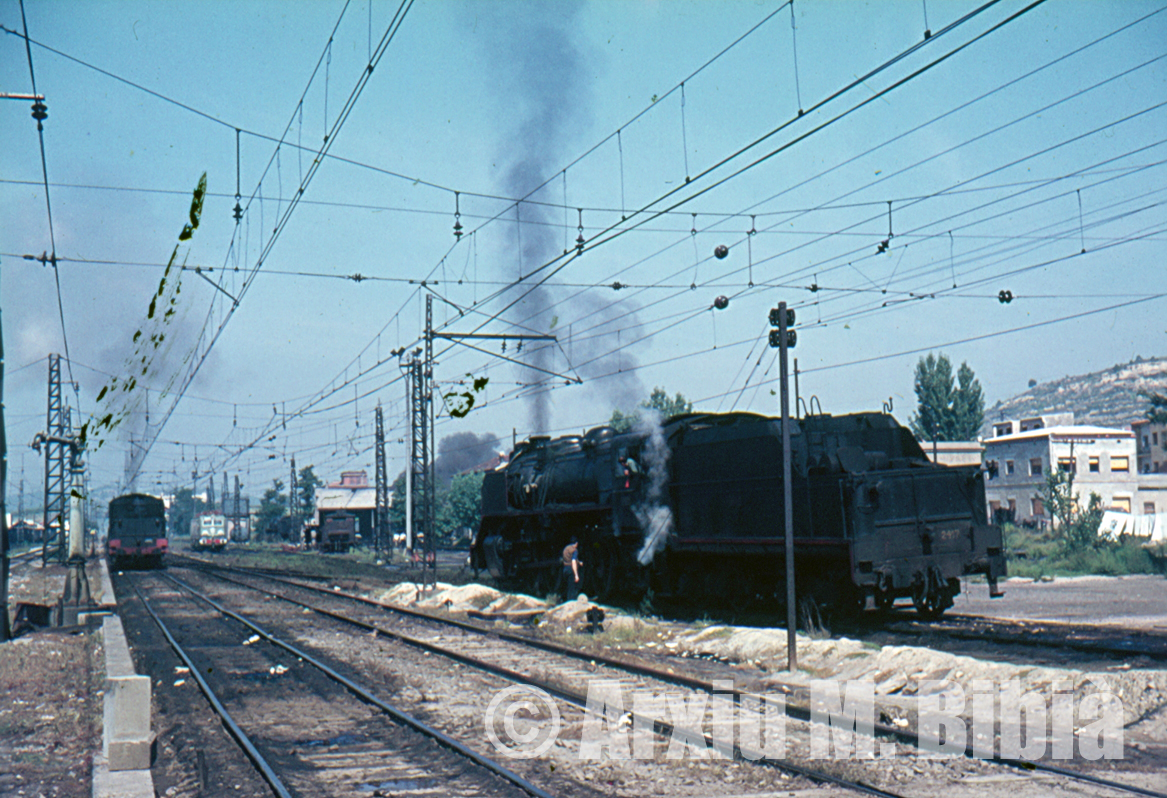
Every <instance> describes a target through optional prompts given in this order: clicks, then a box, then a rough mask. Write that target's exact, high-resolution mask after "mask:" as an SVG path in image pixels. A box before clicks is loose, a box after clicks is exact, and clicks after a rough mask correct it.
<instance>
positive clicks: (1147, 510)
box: [1143, 502, 1155, 515]
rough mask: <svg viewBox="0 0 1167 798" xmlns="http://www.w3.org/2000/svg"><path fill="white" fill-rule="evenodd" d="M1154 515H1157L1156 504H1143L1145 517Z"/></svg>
mask: <svg viewBox="0 0 1167 798" xmlns="http://www.w3.org/2000/svg"><path fill="white" fill-rule="evenodd" d="M1154 514H1155V503H1154V502H1143V515H1154Z"/></svg>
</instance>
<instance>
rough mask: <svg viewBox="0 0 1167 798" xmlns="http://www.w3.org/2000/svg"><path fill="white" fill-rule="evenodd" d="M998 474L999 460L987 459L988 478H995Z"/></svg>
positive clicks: (986, 476) (986, 474)
mask: <svg viewBox="0 0 1167 798" xmlns="http://www.w3.org/2000/svg"><path fill="white" fill-rule="evenodd" d="M996 476H997V461H996V460H986V461H985V478H986V479H993V478H994V477H996Z"/></svg>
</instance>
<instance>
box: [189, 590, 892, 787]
mask: <svg viewBox="0 0 1167 798" xmlns="http://www.w3.org/2000/svg"><path fill="white" fill-rule="evenodd" d="M213 576H214V577H215V578H216V579H221V580H223V581H224V582H230V583H231V584H235V585H240V586H241V587H246V588H249V589H251V590H255V591H256V592H259V593H263V594H265V595H268V596H272V597H273V598H277V599H280V600H281V601H286V602H288V603H289V604H294V605H295V606H297V607H302V608H304V609H308V610H311V611H312V612H315V613H318V614H320V615H323V616H325V617H328V618H332V619H333V620H336V621H340V622H342V623H347V624H351V625H352V626H356V627H358V628H360V629H364V630H365V631H368V632H375V633H377V634H379V635H382V636H383V637H387V638H390V639H392V640H397V641H398V642H400V643H403V644H405V645H407V646H410V647H413V648H417V649H419V650H422V651H426V652H429V653H432V654H437V655H439V656H442V657H446V658H448V659H451V660H453V661H455V662H459V663H461V664H463V665H468V666H470V667H472V668H475V669H477V670H480V671H484V672H486V673H491V674H494V675H495V676H500V677H502V678H504V679H507V680H508V681H512V682H514V683H516V684H520V685H524V686H529V687H535V688H538V689H540V690H543V691H544V692H546V693H549V694H551V695H553V696H555V697H556V698H559V699H560V700H562V701H566V702H567V703H570V704H573V705H575V706H577V707H579V708H580V709H584V710H586V709H587V706H588V701H587V696H586V695H584V694H581V693H576V692H572V691H570V690H566V689H564V688H562V687H559V686H558V685H555V684H553V683H551V682H549V681H545V680H541V679H535V678H532V677H531V676H528V675H527V674H523V673H519V672H518V671H513V670H511V669H509V668H504V667H502V666H501V665H494V664H492V663H489V662H486V661H484V660H480V659H477V658H475V657H471V656H469V655H467V654H462V653H459V652H457V651H454V650H453V649H449V648H445V647H443V646H439V645H436V644H434V643H427V642H426V641H424V640H419V639H417V638H415V637H410V636H408V635H403V634H401V633H400V632H395V631H393V630H392V629H386V628H384V627H381V626H377V625H376V624H371V623H368V622H366V621H361V620H358V619H356V618H350V617H348V616H346V615H341V614H340V613H335V612H332V611H331V610H326V609H324V608H322V607H316V606H313V605H311V604H307V603H305V602H302V601H298V600H296V599H293V598H291V597H289V596H285V595H283V594H281V593H277V592H275V591H271V590H266V589H264V588H261V587H256V586H255V585H249V584H247V583H246V582H241V581H239V580H237V579H231V578H230V577H226V576H223V575H221V574H214V575H213ZM170 578H173V577H170ZM269 578H270V577H269ZM175 581H178V580H175ZM188 589H189V588H188ZM321 592H323V593H325V594H326V595H334V596H337V597H339V598H345V599H349V598H353V596H352V595H351V594H347V593H333V592H331V591H327V590H322V591H321ZM377 606H382V605H377ZM423 617H425V618H426V620H432V618H430V616H423ZM591 659H592V660H597V658H596V657H592V658H591ZM597 661H598V660H597ZM721 695H725V696H729V695H731V693H729V692H723V693H721ZM624 714H625V715H626V716H627V717H628V718H629V719H631V720H632V721H633V722H635V723H637V725H638V727H645V726H649V725H650V724H651V726H652V729H653V732H654V733H656V734H658V735H660V736H661V737H665V738H674V737H675V738H677V739H680V740H682V741H684V742H686V743H689V744H691V745H695V746H698V747H700V746H705V747H709V748H716V749H717V750H718V751H720V752H721V753H722V754H724V755H726V756H728V757H730V758H732V759H734V760H735V761H745V762H749V763H750V764H754V765H759V766H762V767H772V768H775V769H777V770H782V771H785V772H788V773H792V774H794V775H797V776H802V777H804V778H807V779H811V780H812V781H816V782H821V783H829V784H834V785H836V786H839V787H844V788H846V789H850V790H854V791H857V792H862V793H865V794H867V795H875V796H880V798H903V796H900V795H899V793H893V792H889V791H887V790H883V789H880V788H879V787H875V786H873V785H870V784H866V783H864V782H861V781H854V780H851V779H844V778H841V777H839V776H834V775H832V774H830V773H825V772H823V771H818V770H813V769H811V768H804V767H802V766H800V765H794V764H790V763H788V762H786V761H785V760H774V759H766V758H765V757H764V755H763V753H762V752H761V751H755V750H753V749H750V748H743V747H741V746H739V745H738V744H736V743H733V742H727V741H725V740H720V739H718V738H715V737H713V736H711V735H707V734H705V733H704V732H702V731H699V730H694V729H687V728H684V727H681V726H675V725H673V724H670V723H666V722H665V721H662V720H660V719H657V718H648V717H645V716H642V715H637V714H636V713H634V712H626V713H624Z"/></svg>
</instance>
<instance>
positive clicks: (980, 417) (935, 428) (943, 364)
mask: <svg viewBox="0 0 1167 798" xmlns="http://www.w3.org/2000/svg"><path fill="white" fill-rule="evenodd" d="M915 390H916V402H917V405H916V415H915V416H913V417H912V419H911V420H910V421H909V422H908V423H909V424H910V426H911V428H912V432H913V433H914V434H915V435H916V437H917V438H920V439H925V440H932V439H935V440H938V441H968V440H975V439H976V438H977V436H978V435H979V434H980V429H981V424H983V423H984V420H985V398H984V394H983V393H982V391H981V384H980V382H979V381H978V380H977V378H976V375H975V374H974V373H973V370H972V369H971V368H969V365H968V363H961V364H960V369H959V370H958V371H957V374H956V379H955V380H954V379H953V377H952V363H951V361H949V359H948V356H947V355H945V354H943V353H941V355H940V357H936V356H935V355H933V354H932V353H929V354H928V357H926V358H924V357H922V358H920V362H919V363H917V364H916V380H915Z"/></svg>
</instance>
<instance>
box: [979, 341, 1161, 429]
mask: <svg viewBox="0 0 1167 798" xmlns="http://www.w3.org/2000/svg"><path fill="white" fill-rule="evenodd" d="M1139 391H1157V392H1159V393H1167V358H1162V357H1159V358H1151V359H1147V360H1144V359H1141V358H1138V359H1135V360H1133V361H1131V362H1130V363H1122V364H1119V365H1117V366H1112V367H1111V368H1108V369H1105V370H1103V371H1096V372H1094V373H1092V374H1081V375H1078V376H1075V377H1063V378H1062V379H1060V380H1052V381H1051V382H1043V383H1040V384H1038V385H1035V386H1034V387H1032V388H1030V389H1029V390H1028V391H1026V392H1025V393H1021V394H1018V395H1017V396H1014V397H1013V398H1011V399H1006V400H1004V401H1001V402H997V403H996V404H995V405H993V406H992V407H986V408H985V424H984V427H982V429H981V434H982V435H984V436H985V437H989V436H991V435H992V434H993V428H992V424H993V422H994V421H999V420H1001V419H1002V418H1021V417H1027V416H1037V415H1043V414H1048V413H1073V414H1074V422H1075V423H1077V424H1095V425H1097V426H1100V427H1119V428H1123V427H1129V426H1130V424H1131V422H1133V421H1138V420H1139V419H1140V418H1144V417H1145V416H1146V413H1147V401H1146V400H1145V399H1143V398H1141V397H1140V396H1139V395H1138V392H1139Z"/></svg>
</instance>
